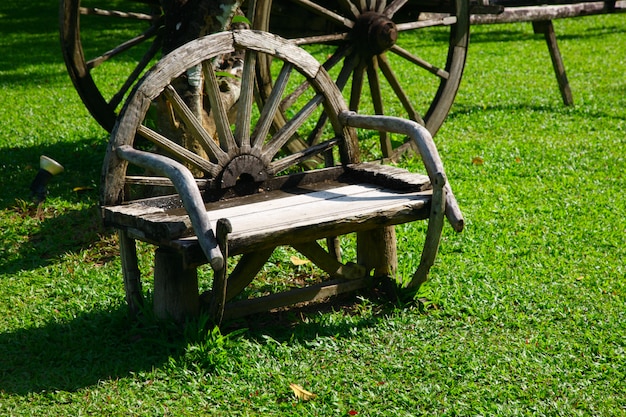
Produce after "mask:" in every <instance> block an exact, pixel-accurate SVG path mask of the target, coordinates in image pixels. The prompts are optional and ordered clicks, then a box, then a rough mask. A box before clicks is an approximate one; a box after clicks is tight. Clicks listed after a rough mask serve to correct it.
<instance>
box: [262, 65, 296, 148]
mask: <svg viewBox="0 0 626 417" xmlns="http://www.w3.org/2000/svg"><path fill="white" fill-rule="evenodd" d="M292 70H293V65H292V64H290V63H285V64H284V65H283V67H282V68H281V70H280V73H279V74H278V77H277V78H276V81H275V82H274V87H273V89H272V92H271V93H270V95H269V97H268V98H267V101H266V102H265V104H264V106H263V110H262V111H261V116H260V117H259V122H258V123H257V125H256V128H255V130H254V132H253V134H252V140H253V143H252V147H253V148H257V149H260V148H261V146H263V142H264V141H265V138H266V137H267V134H268V133H269V131H270V127H271V126H272V122H273V121H274V117H275V116H276V114H277V112H278V110H279V109H280V103H281V98H282V95H283V93H284V91H285V87H286V86H287V82H288V81H289V75H290V74H291V71H292Z"/></svg>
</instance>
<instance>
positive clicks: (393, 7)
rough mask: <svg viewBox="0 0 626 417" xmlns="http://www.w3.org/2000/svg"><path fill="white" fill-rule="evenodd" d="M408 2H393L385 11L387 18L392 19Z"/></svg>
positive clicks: (398, 0) (400, 0)
mask: <svg viewBox="0 0 626 417" xmlns="http://www.w3.org/2000/svg"><path fill="white" fill-rule="evenodd" d="M407 1H408V0H393V1H392V2H391V4H390V5H389V6H387V8H386V9H385V12H384V14H385V16H387V17H389V18H392V17H393V16H394V15H395V14H396V12H397V11H398V10H400V9H401V8H402V6H404V5H405V4H406V3H407Z"/></svg>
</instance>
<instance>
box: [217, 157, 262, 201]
mask: <svg viewBox="0 0 626 417" xmlns="http://www.w3.org/2000/svg"><path fill="white" fill-rule="evenodd" d="M267 178H268V175H267V172H266V170H265V165H264V164H263V162H262V161H261V160H260V159H259V158H257V157H256V156H253V155H239V156H237V157H235V158H233V159H232V160H231V161H230V162H229V163H228V165H226V167H225V168H224V170H223V171H222V177H221V184H220V187H221V188H222V189H224V188H231V187H234V189H235V192H236V193H237V194H238V195H245V194H249V193H251V192H254V190H255V189H256V187H257V184H258V183H260V182H263V181H265V180H267Z"/></svg>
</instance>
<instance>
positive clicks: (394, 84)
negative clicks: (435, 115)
mask: <svg viewBox="0 0 626 417" xmlns="http://www.w3.org/2000/svg"><path fill="white" fill-rule="evenodd" d="M378 65H379V66H380V70H381V71H382V73H383V74H384V76H385V79H387V82H389V85H391V88H392V89H393V91H394V93H396V96H397V97H398V99H399V100H400V102H401V103H402V106H403V107H404V109H405V110H406V112H407V113H408V115H409V118H410V119H412V120H415V121H416V122H418V123H421V124H424V119H422V117H421V116H420V115H419V114H418V113H417V111H415V109H414V108H413V105H412V104H411V100H409V97H408V95H407V94H406V93H405V92H404V89H403V88H402V86H401V85H400V81H399V80H398V78H397V77H396V75H395V74H394V72H393V70H392V69H391V66H390V65H389V62H388V61H387V57H386V56H385V54H381V55H379V56H378Z"/></svg>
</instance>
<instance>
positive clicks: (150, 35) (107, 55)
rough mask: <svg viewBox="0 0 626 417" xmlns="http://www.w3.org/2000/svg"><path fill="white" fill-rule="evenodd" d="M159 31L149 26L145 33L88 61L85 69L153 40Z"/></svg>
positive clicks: (90, 68)
mask: <svg viewBox="0 0 626 417" xmlns="http://www.w3.org/2000/svg"><path fill="white" fill-rule="evenodd" d="M158 30H159V27H158V26H151V27H150V28H149V29H148V30H146V31H145V32H143V33H141V34H140V35H137V36H135V37H134V38H132V39H129V40H127V41H125V42H122V43H121V44H119V45H118V46H116V47H115V48H113V49H110V50H108V51H107V52H105V53H103V54H102V55H100V56H98V57H95V58H93V59H90V60H89V61H87V63H86V65H87V68H88V69H89V70H92V69H93V68H96V67H97V66H98V65H100V64H102V63H103V62H105V61H107V60H109V59H111V58H113V57H114V56H116V55H119V54H121V53H123V52H126V51H128V50H129V49H131V48H133V47H135V46H137V45H139V44H141V43H143V42H145V41H147V40H148V39H151V38H153V37H154V36H156V34H157V32H158Z"/></svg>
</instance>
